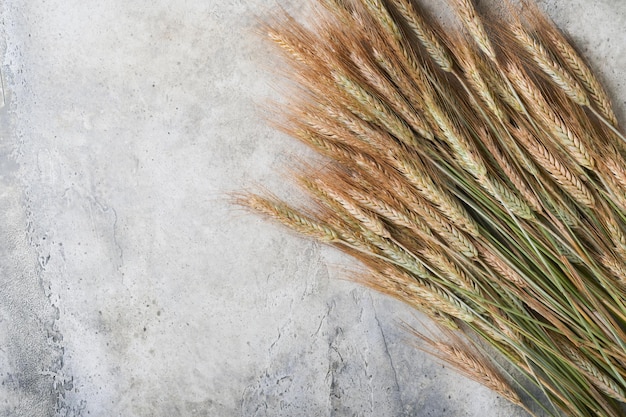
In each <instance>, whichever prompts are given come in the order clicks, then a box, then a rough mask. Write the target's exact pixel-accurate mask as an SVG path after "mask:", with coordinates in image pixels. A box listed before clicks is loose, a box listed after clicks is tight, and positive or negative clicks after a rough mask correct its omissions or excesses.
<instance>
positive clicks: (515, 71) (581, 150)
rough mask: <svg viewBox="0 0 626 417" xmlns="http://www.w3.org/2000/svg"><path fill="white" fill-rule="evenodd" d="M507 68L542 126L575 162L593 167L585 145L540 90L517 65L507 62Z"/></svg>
mask: <svg viewBox="0 0 626 417" xmlns="http://www.w3.org/2000/svg"><path fill="white" fill-rule="evenodd" d="M507 70H508V74H509V76H510V77H511V79H512V81H513V83H514V84H515V86H516V87H517V89H518V91H519V93H520V94H521V95H522V96H523V97H524V99H525V100H526V103H527V108H528V109H529V110H530V111H531V113H533V114H534V115H535V116H536V117H537V118H538V119H539V120H541V121H542V125H543V127H544V128H545V129H546V130H548V131H549V132H550V133H552V135H554V137H555V138H556V139H558V140H559V142H560V143H561V145H562V146H563V148H564V149H566V150H567V152H568V154H569V155H571V156H572V157H573V158H574V159H575V160H576V162H578V163H579V164H580V165H582V166H584V167H586V168H588V169H593V168H594V166H595V162H594V160H593V158H592V157H591V155H590V154H589V151H588V150H587V147H586V146H585V145H584V144H583V143H582V141H581V139H580V138H579V137H578V136H577V135H576V134H575V133H574V132H573V131H572V130H571V129H570V128H569V127H567V125H566V124H565V122H564V121H563V120H562V119H561V117H560V116H559V115H558V114H557V113H556V112H555V111H554V110H553V108H552V107H551V106H550V105H549V104H548V102H547V101H546V99H545V97H544V96H543V94H542V93H541V90H539V88H538V87H537V86H536V85H535V84H534V83H533V82H532V81H531V80H530V78H529V77H528V76H527V75H526V74H524V72H523V71H522V69H521V68H520V67H519V66H517V65H515V64H513V63H509V65H508V67H507Z"/></svg>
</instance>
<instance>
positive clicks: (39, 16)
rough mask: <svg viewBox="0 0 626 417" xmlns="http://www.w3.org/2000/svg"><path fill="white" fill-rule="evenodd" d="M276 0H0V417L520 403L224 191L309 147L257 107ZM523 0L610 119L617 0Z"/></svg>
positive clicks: (427, 411) (271, 181)
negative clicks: (476, 379) (571, 56)
mask: <svg viewBox="0 0 626 417" xmlns="http://www.w3.org/2000/svg"><path fill="white" fill-rule="evenodd" d="M430 3H432V4H434V5H436V3H437V2H436V1H431V2H430ZM483 3H485V2H483ZM496 3H497V2H496ZM279 4H280V5H282V6H284V7H285V8H286V9H288V10H291V11H293V12H294V13H296V14H301V15H304V14H305V13H306V11H305V10H304V6H302V5H301V2H300V1H297V0H291V1H287V0H280V1H279V0H276V1H274V0H271V1H267V0H212V1H211V0H209V1H199V0H198V1H191V0H188V1H183V0H135V1H128V0H105V1H91V0H89V1H85V0H4V1H3V2H2V5H1V7H2V9H1V16H0V19H1V22H2V27H1V33H0V35H1V36H0V53H1V56H2V60H1V67H0V70H1V77H2V92H3V94H2V97H0V98H1V100H0V106H2V107H1V109H0V129H1V130H0V133H1V135H2V136H1V137H2V140H1V142H0V213H2V221H0V381H1V384H0V416H28V417H39V416H63V417H75V416H129V417H130V416H146V417H147V416H157V417H160V416H163V417H165V416H168V417H169V416H223V417H230V416H259V417H261V416H377V417H384V416H481V417H488V416H494V417H495V416H522V415H524V413H523V412H521V411H520V410H518V409H516V408H515V407H513V406H511V405H509V404H507V403H506V402H505V401H503V400H501V399H499V398H498V397H497V396H496V395H495V394H493V393H491V392H489V391H488V390H487V389H484V388H482V387H480V386H478V385H477V384H475V383H472V382H470V381H468V380H466V379H464V378H462V377H460V376H458V375H457V374H455V373H454V372H453V371H451V370H449V369H448V368H446V367H444V366H442V365H441V364H439V363H438V362H436V361H433V360H432V359H431V358H429V357H425V356H424V355H422V354H420V353H419V352H417V351H416V350H415V349H413V348H412V347H411V345H410V340H408V339H407V337H406V335H405V334H404V333H403V332H402V331H401V330H400V329H399V327H398V323H399V322H401V321H407V322H409V323H412V324H415V325H418V326H419V322H418V318H416V316H415V315H414V314H413V313H412V312H411V311H409V310H408V309H407V308H405V307H404V306H403V305H401V304H399V303H397V302H395V301H393V300H388V299H386V298H384V297H382V296H379V295H378V294H375V293H372V292H371V291H368V290H366V289H363V288H360V287H358V286H356V285H354V284H352V283H350V282H348V281H346V280H344V279H342V278H344V277H345V274H346V270H347V268H350V266H351V264H350V262H349V261H348V260H346V259H345V258H343V257H342V256H340V255H338V254H337V253H335V252H333V251H332V250H329V249H325V248H322V247H320V246H319V245H318V244H316V243H313V242H311V241H309V240H305V239H302V238H299V237H297V236H294V235H292V234H290V233H289V232H287V231H286V230H284V229H282V228H280V227H278V226H276V225H274V224H270V223H267V222H264V221H262V220H260V219H259V218H256V217H254V216H249V215H247V214H246V213H243V212H241V211H239V210H234V209H233V207H231V206H230V205H229V204H228V201H227V199H226V198H225V193H228V192H232V191H237V190H242V189H245V188H249V187H250V186H254V185H263V186H264V187H267V188H269V189H271V190H274V191H276V192H277V193H278V194H281V195H288V194H289V193H290V190H291V188H290V186H289V185H288V184H286V183H285V182H284V179H283V177H282V176H281V175H282V173H283V172H284V171H285V167H286V166H288V164H289V161H291V160H292V159H293V157H294V155H297V156H303V155H306V154H307V152H306V150H304V149H303V148H302V147H301V146H299V145H297V144H295V143H294V142H292V141H290V140H287V138H286V137H284V136H283V135H281V134H279V133H277V132H275V131H274V130H272V129H270V128H269V127H267V126H266V125H265V123H264V120H263V111H260V110H259V109H260V106H261V105H263V104H264V103H267V102H268V100H270V99H277V98H278V97H279V92H280V88H279V87H277V85H278V84H277V79H276V77H275V76H273V75H271V74H270V73H269V72H268V69H271V68H272V67H274V66H276V65H280V63H279V61H276V60H275V59H274V58H272V55H271V51H270V48H269V47H268V46H267V45H266V44H264V43H263V42H262V41H261V40H260V39H259V36H258V34H257V32H258V22H259V19H260V18H262V17H264V16H269V15H271V14H272V13H275V12H276V11H277V10H278V8H279ZM541 5H542V6H543V7H544V9H545V10H547V11H548V13H549V14H550V15H551V16H552V17H553V18H554V19H555V20H556V21H557V23H558V24H559V25H560V26H561V27H563V28H565V29H566V30H567V31H568V32H569V34H570V35H571V36H572V37H573V39H574V40H575V41H576V43H577V45H578V46H579V47H580V48H581V49H582V50H583V51H584V53H585V54H586V56H587V57H589V58H590V59H591V60H592V62H593V63H594V67H595V68H596V69H597V70H598V71H599V74H600V75H601V77H602V78H603V79H604V80H605V81H606V83H607V85H608V87H609V89H610V90H611V91H612V92H613V97H614V98H615V101H616V103H617V105H618V110H619V114H620V115H621V116H622V120H623V121H624V120H626V118H625V117H623V116H624V104H623V101H622V100H623V97H624V93H625V92H626V85H625V84H624V82H625V81H626V73H625V70H624V68H625V66H624V64H625V63H626V55H624V52H625V51H626V46H625V45H626V44H625V42H624V41H625V39H624V37H625V35H624V34H625V33H626V32H625V31H624V27H626V3H624V2H623V1H622V0H594V1H589V0H573V1H568V2H564V1H558V0H551V1H542V2H541ZM435 10H439V9H437V7H435ZM352 267H354V265H352Z"/></svg>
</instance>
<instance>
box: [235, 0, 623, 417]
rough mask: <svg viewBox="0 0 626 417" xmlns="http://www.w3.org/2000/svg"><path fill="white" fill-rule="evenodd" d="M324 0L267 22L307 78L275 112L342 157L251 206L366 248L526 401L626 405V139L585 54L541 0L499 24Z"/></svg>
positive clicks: (248, 200)
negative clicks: (289, 190)
mask: <svg viewBox="0 0 626 417" xmlns="http://www.w3.org/2000/svg"><path fill="white" fill-rule="evenodd" d="M317 3H318V5H317V6H318V7H317V9H316V10H317V11H316V12H315V16H314V18H313V19H309V20H308V22H307V24H306V25H305V24H301V23H298V22H297V21H296V20H295V19H293V18H291V17H289V16H287V15H284V16H282V17H281V18H279V19H276V21H274V22H273V23H269V24H268V25H267V26H266V28H265V29H266V33H267V34H268V35H269V38H270V39H271V40H272V41H274V42H275V43H276V44H277V45H278V46H279V47H280V49H281V50H282V51H283V52H284V53H285V55H286V57H287V61H288V62H289V63H290V71H289V73H290V74H291V76H292V79H293V81H295V84H296V91H295V93H294V94H293V95H291V96H290V97H289V99H288V102H287V103H286V104H285V105H283V106H282V108H281V114H282V117H281V118H280V120H279V122H278V125H279V126H280V127H281V128H282V129H283V130H284V131H286V132H287V133H289V134H290V135H291V136H293V137H295V138H297V139H299V140H300V141H302V142H304V143H305V144H307V145H309V146H310V147H312V148H313V149H314V150H315V151H317V152H319V153H320V154H322V155H324V157H326V158H327V160H325V161H324V164H323V165H322V166H316V167H309V168H304V169H303V170H302V171H303V172H302V173H301V174H300V175H296V177H297V179H298V181H299V182H300V184H301V185H302V187H303V188H304V189H306V190H307V192H308V193H309V194H310V196H311V197H312V199H311V201H309V202H308V203H307V204H306V205H305V207H302V208H295V207H292V206H290V205H288V204H286V203H284V202H282V201H280V200H279V199H277V198H274V197H271V196H269V197H268V196H265V195H257V194H246V195H244V196H241V197H240V198H239V203H240V204H243V205H245V206H247V207H249V208H252V209H253V210H255V211H258V212H261V213H264V214H265V215H268V216H269V217H271V218H273V219H276V220H278V221H279V222H282V223H284V224H285V225H287V226H289V227H291V228H292V229H294V230H296V231H298V232H300V233H303V234H305V235H308V236H311V237H313V238H316V239H318V240H319V241H321V242H324V243H327V244H329V245H333V246H335V247H337V248H339V249H341V250H343V251H345V252H347V253H349V254H350V255H353V256H354V257H355V258H358V259H359V260H360V261H361V262H362V263H363V264H364V265H365V266H366V267H367V271H368V273H367V274H362V275H360V276H358V277H357V278H356V279H358V280H359V281H360V282H362V283H364V284H366V285H368V286H370V287H372V288H374V289H376V290H379V291H381V292H383V293H386V294H389V295H391V296H393V297H396V298H398V299H400V300H402V301H404V302H406V303H408V304H410V305H411V306H412V307H414V308H416V309H418V310H420V311H421V312H423V313H425V314H426V315H428V316H429V317H430V318H432V319H433V320H434V321H436V322H437V323H439V324H440V325H441V326H444V327H445V328H447V329H449V330H447V331H445V332H441V333H439V335H438V336H436V337H430V336H429V337H427V336H425V335H423V334H419V333H418V334H417V337H418V338H419V339H421V340H422V342H421V343H422V346H423V347H425V349H426V350H428V351H430V352H432V353H433V354H434V355H436V356H437V357H439V358H440V359H443V360H445V361H447V362H449V363H450V364H452V365H453V366H454V367H455V368H456V369H458V370H459V371H460V372H462V373H463V374H465V375H467V376H469V377H471V378H474V379H475V380H477V381H479V382H481V383H483V384H484V385H486V386H488V387H489V388H491V389H493V390H495V391H496V392H498V393H499V394H501V395H502V396H504V397H505V398H506V399H508V400H510V401H512V402H513V403H516V404H518V405H520V406H521V407H524V408H526V409H527V410H530V409H534V410H537V409H538V407H543V410H541V411H540V412H541V413H542V414H545V415H561V413H564V414H565V415H569V416H620V415H623V413H624V411H623V408H622V407H623V403H624V402H625V401H626V394H625V390H626V333H625V332H626V159H625V158H626V142H625V140H624V137H623V136H622V135H621V134H620V132H619V129H618V125H617V119H616V117H615V114H614V112H613V110H612V109H611V104H610V102H609V99H608V96H607V94H606V92H605V91H604V90H603V88H602V86H601V85H600V82H599V81H598V79H597V78H596V77H595V76H594V75H593V74H592V72H591V71H590V69H589V66H588V65H587V64H586V63H585V62H584V60H583V59H582V58H581V57H580V55H579V54H578V53H577V52H576V51H575V49H574V48H573V47H572V46H571V45H570V43H568V41H567V40H566V38H565V37H564V35H563V34H562V33H561V32H560V31H559V30H558V29H557V28H556V27H555V26H554V24H553V23H552V22H551V21H550V20H549V19H548V18H547V17H546V16H545V15H544V14H542V12H540V11H539V9H538V8H537V7H536V6H535V5H533V4H530V3H527V2H524V3H523V4H521V5H519V4H518V5H515V6H514V5H509V6H507V7H508V8H507V9H506V10H507V12H506V13H504V14H500V15H499V17H497V18H496V17H494V16H490V18H489V20H488V21H489V22H490V24H488V25H487V24H486V23H485V22H486V21H487V19H485V18H484V17H481V15H480V14H479V13H478V12H477V10H476V9H475V7H474V5H473V4H472V3H471V0H449V1H448V3H449V4H450V5H451V6H452V10H454V12H455V16H456V18H457V20H458V22H457V23H458V24H456V25H455V26H452V27H449V26H446V27H445V30H444V28H443V27H442V25H441V24H440V23H437V22H436V21H434V20H433V19H431V18H429V17H428V15H427V14H426V13H424V11H423V10H422V9H421V8H420V6H419V4H417V2H416V1H414V0H317ZM485 347H487V348H485ZM485 352H488V354H487V353H485ZM502 363H505V364H506V366H504V367H501V366H498V364H502ZM502 369H509V370H512V373H513V374H515V375H518V377H519V376H521V377H522V378H523V379H524V380H525V381H526V382H525V384H526V385H525V386H526V387H528V384H530V388H529V391H530V392H535V393H539V394H538V396H539V397H541V398H539V399H538V402H539V404H540V406H538V405H537V404H534V405H532V406H530V405H529V404H525V402H527V401H531V400H529V399H528V396H527V395H524V394H522V393H520V389H521V388H520V385H517V384H515V383H514V382H512V381H511V378H509V377H508V376H507V375H505V374H504V373H503V371H502ZM521 386H524V384H522V385H521ZM520 397H523V398H525V400H524V401H522V400H521V399H520Z"/></svg>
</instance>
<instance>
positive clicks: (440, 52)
mask: <svg viewBox="0 0 626 417" xmlns="http://www.w3.org/2000/svg"><path fill="white" fill-rule="evenodd" d="M393 3H394V5H395V6H396V9H397V10H398V12H400V14H401V15H402V17H403V18H404V20H405V21H406V23H407V25H408V27H409V29H411V31H412V32H413V34H415V36H416V37H417V39H419V41H420V42H421V44H422V46H423V47H424V49H425V50H426V52H428V54H429V55H430V57H431V58H432V59H433V61H435V63H437V65H439V67H440V68H441V69H442V70H444V71H446V72H452V71H453V69H454V60H453V59H452V56H451V54H450V51H448V48H446V46H445V45H444V44H443V42H441V39H440V36H439V35H438V34H437V32H436V31H435V30H433V28H432V27H431V26H430V25H429V24H428V23H427V22H426V19H424V16H423V15H422V14H421V13H420V11H419V10H417V8H416V7H415V5H414V4H413V3H412V2H411V1H410V0H394V1H393Z"/></svg>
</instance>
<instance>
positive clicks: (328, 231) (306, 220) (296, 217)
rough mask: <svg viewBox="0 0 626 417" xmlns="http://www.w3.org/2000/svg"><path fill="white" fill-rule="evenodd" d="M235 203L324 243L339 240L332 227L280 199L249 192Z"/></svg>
mask: <svg viewBox="0 0 626 417" xmlns="http://www.w3.org/2000/svg"><path fill="white" fill-rule="evenodd" d="M237 203H238V204H239V205H241V206H244V207H248V208H250V209H252V210H254V211H257V212H259V213H263V214H265V215H267V216H269V217H271V218H272V219H274V220H278V221H279V222H280V223H282V224H284V225H285V226H287V227H289V228H291V229H293V230H295V231H296V232H299V233H302V234H303V235H306V236H310V237H313V238H316V239H318V240H320V241H322V242H325V243H337V242H339V241H340V239H339V235H338V234H337V232H336V231H335V230H334V229H333V228H331V227H330V226H328V225H326V224H324V223H321V222H318V221H316V220H313V219H312V218H310V217H307V216H305V215H303V214H302V213H300V212H299V211H298V210H296V209H294V208H293V207H290V206H289V205H287V204H285V203H282V202H280V201H276V200H270V199H268V198H264V197H261V196H258V195H254V194H250V195H246V196H244V197H241V198H239V199H238V200H237Z"/></svg>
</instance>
